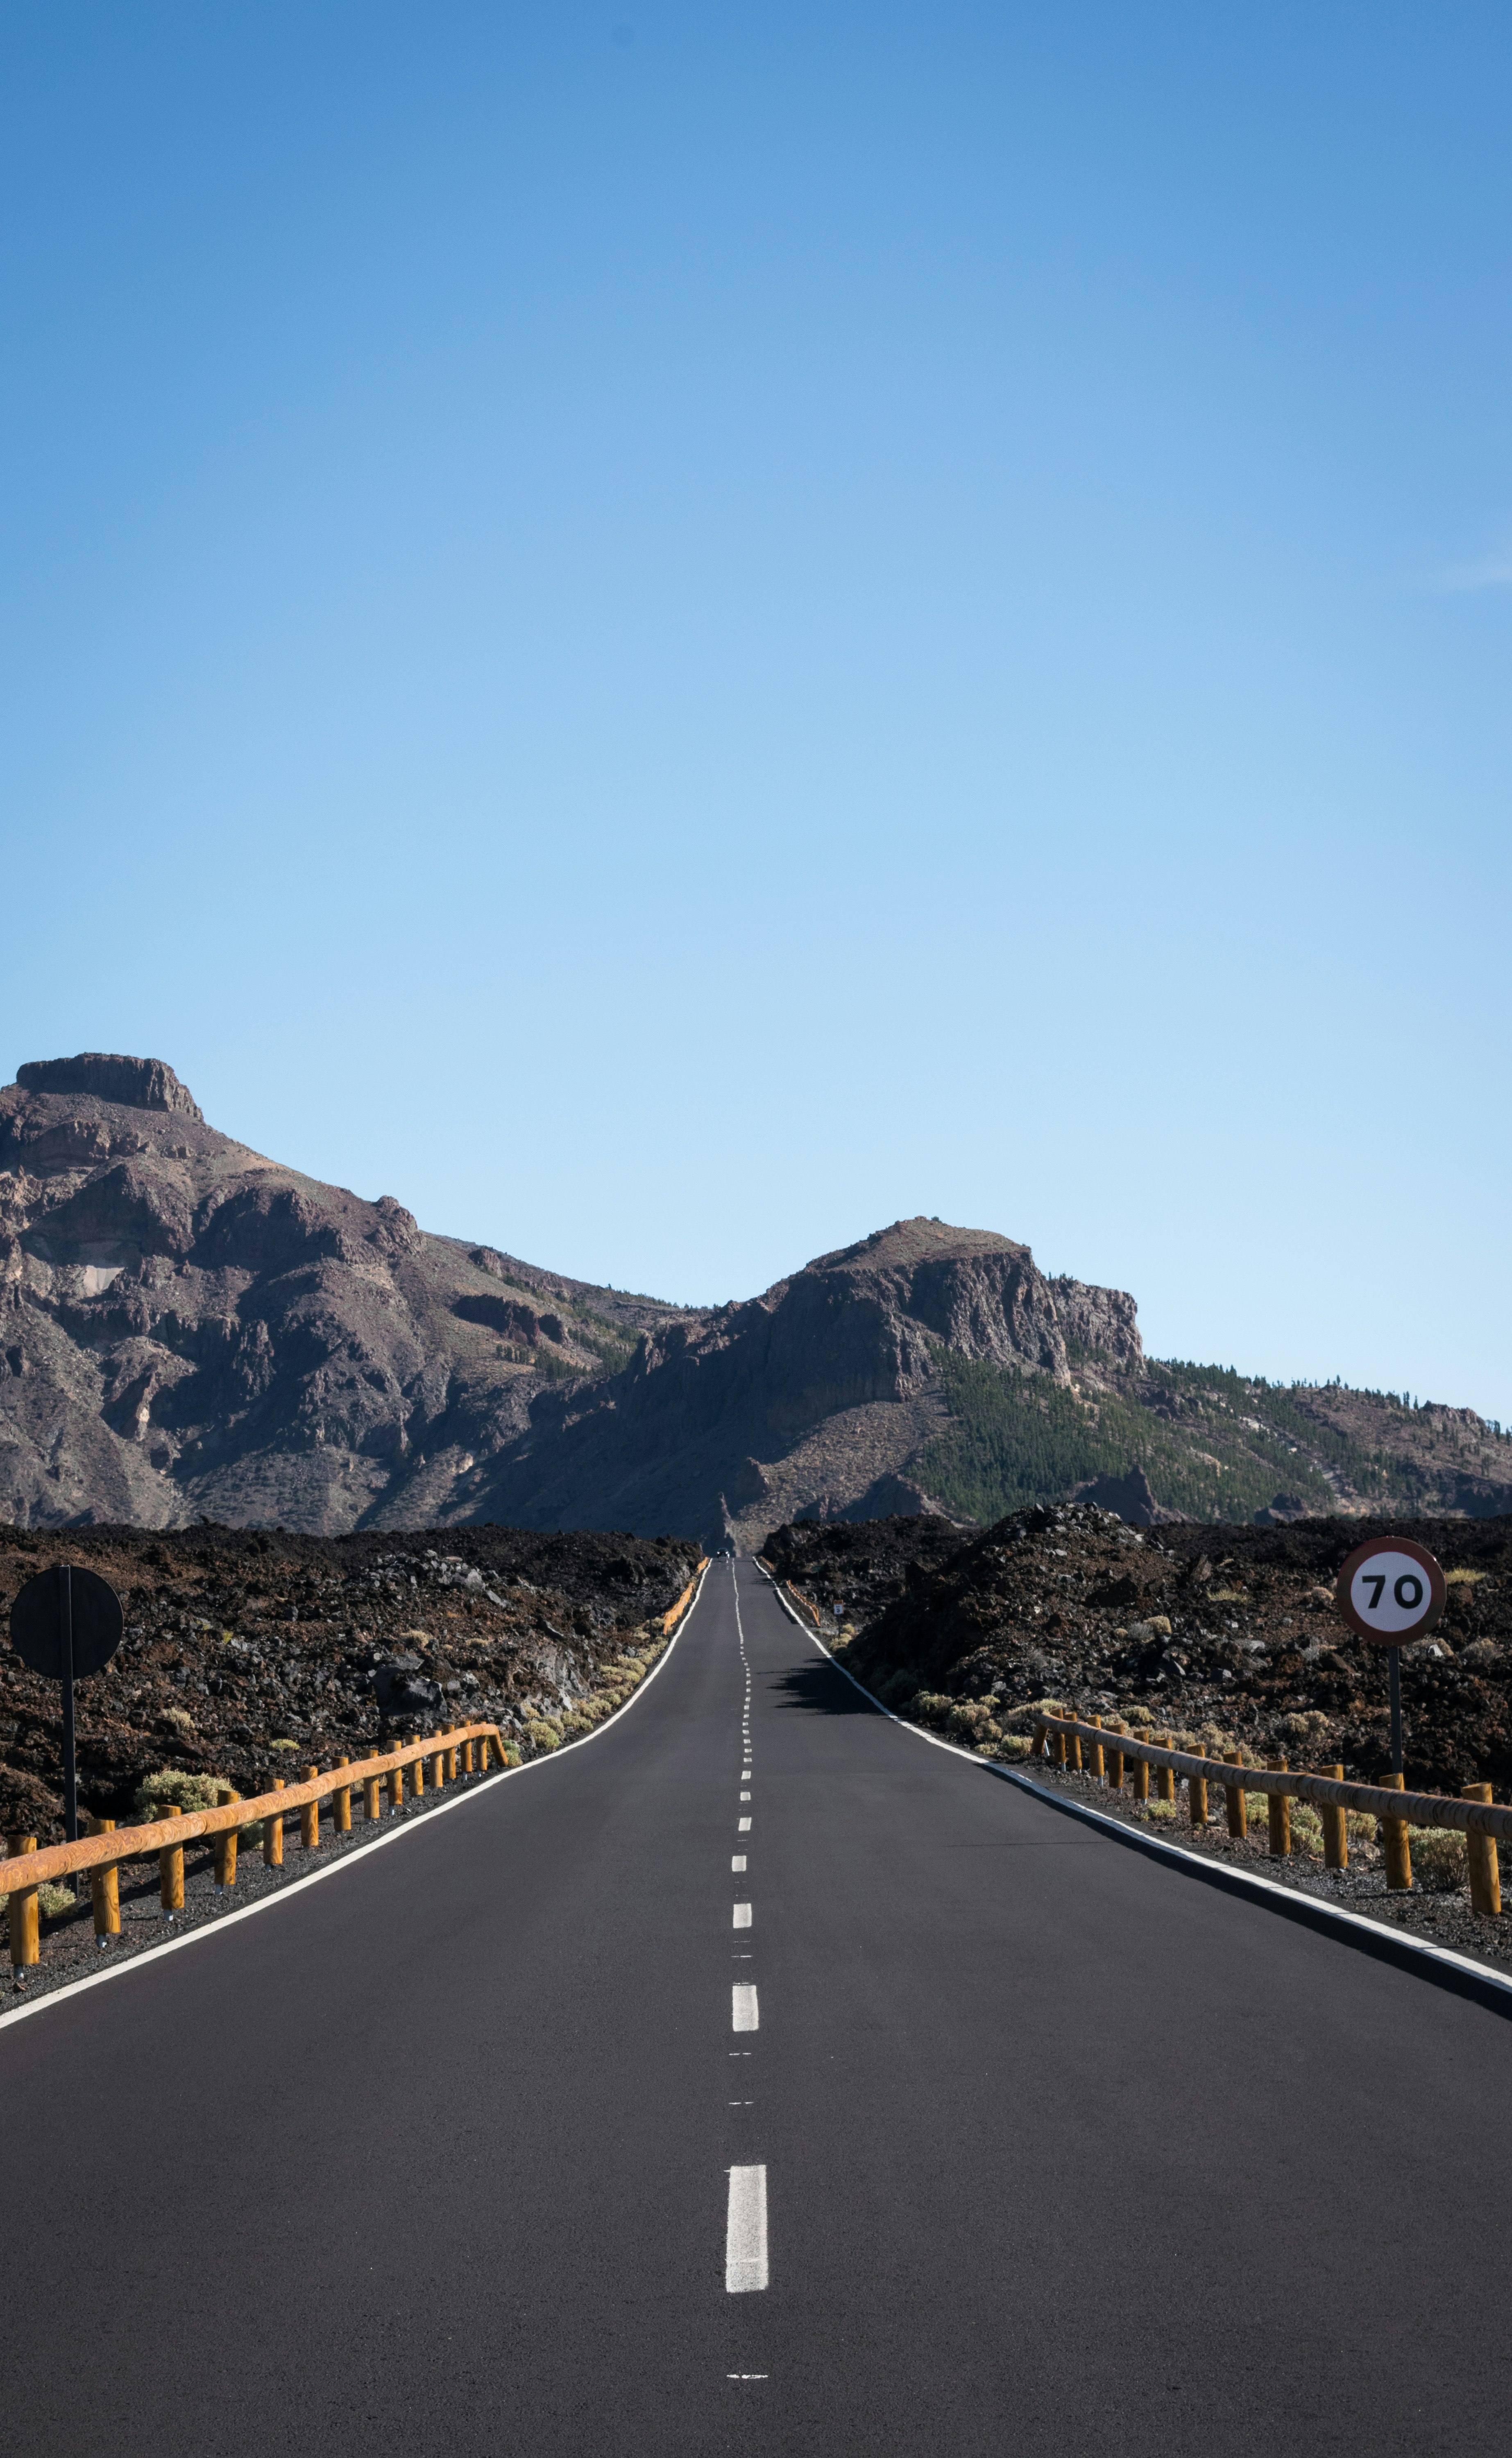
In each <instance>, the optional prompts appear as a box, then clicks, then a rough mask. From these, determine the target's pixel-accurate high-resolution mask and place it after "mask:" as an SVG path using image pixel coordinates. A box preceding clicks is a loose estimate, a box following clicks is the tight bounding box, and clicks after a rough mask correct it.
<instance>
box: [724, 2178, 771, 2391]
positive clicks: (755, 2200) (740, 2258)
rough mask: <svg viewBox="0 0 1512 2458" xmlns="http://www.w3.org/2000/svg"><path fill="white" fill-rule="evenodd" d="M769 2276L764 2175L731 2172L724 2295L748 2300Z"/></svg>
mask: <svg viewBox="0 0 1512 2458" xmlns="http://www.w3.org/2000/svg"><path fill="white" fill-rule="evenodd" d="M768 2276H769V2272H768V2265H767V2172H766V2170H765V2168H732V2169H731V2171H730V2200H729V2204H728V2207H727V2209H726V2213H725V2223H724V2283H725V2292H726V2294H727V2295H730V2296H749V2295H750V2294H751V2293H752V2291H753V2290H754V2289H756V2288H761V2287H765V2285H766V2284H767V2280H768ZM730 2378H731V2380H735V2379H736V2378H737V2376H736V2375H735V2374H731V2376H730Z"/></svg>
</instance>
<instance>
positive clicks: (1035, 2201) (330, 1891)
mask: <svg viewBox="0 0 1512 2458" xmlns="http://www.w3.org/2000/svg"><path fill="white" fill-rule="evenodd" d="M1509 2086H1512V2022H1508V2021H1507V2020H1506V2019H1505V2017H1504V2016H1503V2015H1502V2014H1500V2013H1498V2012H1497V2011H1495V2010H1493V2008H1492V2007H1490V2006H1488V2005H1485V2004H1481V2003H1478V2002H1476V2001H1475V2000H1474V1999H1473V1998H1467V1997H1464V1996H1458V1995H1456V1994H1454V1993H1452V1992H1451V1991H1449V1990H1447V1989H1443V1988H1440V1987H1437V1986H1435V1985H1432V1983H1431V1982H1429V1981H1428V1980H1426V1979H1424V1978H1423V1977H1421V1976H1419V1974H1418V1973H1417V1972H1415V1971H1412V1970H1406V1969H1400V1968H1394V1967H1393V1966H1392V1965H1391V1964H1389V1963H1386V1962H1382V1961H1380V1960H1377V1959H1376V1958H1375V1957H1373V1956H1371V1955H1369V1954H1366V1953H1363V1952H1359V1951H1356V1950H1354V1949H1353V1948H1350V1947H1349V1946H1348V1945H1345V1944H1342V1943H1340V1942H1339V1941H1338V1940H1336V1939H1335V1938H1332V1937H1328V1936H1323V1935H1319V1934H1316V1933H1315V1932H1314V1931H1312V1930H1310V1929H1308V1928H1306V1927H1301V1926H1299V1925H1298V1924H1297V1923H1296V1922H1295V1921H1293V1920H1289V1919H1284V1918H1281V1917H1278V1916H1277V1915H1276V1914H1275V1913H1274V1911H1271V1910H1269V1909H1267V1908H1265V1907H1264V1906H1263V1905H1262V1904H1260V1903H1256V1902H1247V1901H1244V1900H1239V1899H1235V1898H1234V1897H1233V1896H1232V1895H1228V1894H1225V1893H1222V1892H1220V1891H1219V1890H1218V1889H1216V1888H1215V1887H1213V1886H1212V1885H1205V1884H1202V1883H1200V1882H1198V1881H1196V1880H1194V1879H1192V1878H1191V1877H1189V1876H1187V1875H1186V1874H1184V1873H1183V1871H1182V1870H1181V1869H1180V1868H1179V1867H1175V1866H1172V1865H1170V1864H1161V1863H1160V1862H1159V1861H1157V1860H1153V1859H1151V1858H1150V1857H1149V1856H1148V1855H1147V1854H1144V1853H1141V1852H1140V1851H1138V1850H1135V1849H1132V1848H1130V1847H1129V1845H1128V1844H1126V1843H1119V1842H1118V1841H1116V1840H1114V1839H1112V1838H1109V1837H1108V1835H1106V1834H1105V1833H1103V1832H1100V1831H1099V1830H1098V1828H1097V1827H1096V1826H1095V1825H1091V1824H1088V1823H1085V1822H1079V1821H1077V1820H1076V1819H1074V1818H1072V1817H1069V1816H1067V1814H1066V1813H1065V1812H1064V1811H1062V1810H1058V1809H1056V1808H1055V1807H1053V1806H1050V1805H1049V1804H1048V1803H1046V1802H1043V1801H1041V1800H1038V1799H1036V1798H1034V1797H1033V1796H1032V1795H1031V1794H1029V1793H1028V1792H1027V1791H1026V1790H1025V1788H1024V1787H1023V1786H1022V1785H1019V1784H1015V1783H1013V1782H1011V1781H1005V1780H1004V1778H1003V1777H1002V1775H1000V1774H994V1773H993V1772H992V1771H991V1770H990V1769H989V1768H988V1767H987V1766H985V1765H984V1763H980V1762H973V1761H967V1760H964V1759H963V1758H962V1757H960V1756H958V1755H956V1754H953V1753H951V1752H949V1751H945V1750H942V1749H940V1748H937V1747H934V1746H932V1745H931V1744H930V1743H929V1742H928V1741H926V1740H924V1739H922V1737H921V1736H919V1735H918V1734H917V1733H914V1732H912V1731H911V1730H909V1729H907V1728H905V1727H902V1726H901V1725H899V1724H896V1723H894V1722H892V1721H891V1720H889V1719H887V1718H886V1717H884V1716H883V1715H882V1714H880V1712H879V1711H878V1709H877V1708H876V1707H874V1706H873V1705H872V1703H871V1702H870V1701H869V1700H868V1699H867V1698H864V1697H863V1696H862V1695H861V1694H860V1692H859V1691H858V1690H857V1689H856V1687H855V1686H854V1684H853V1683H852V1682H851V1681H850V1680H849V1679H848V1678H847V1677H846V1676H845V1675H844V1674H843V1673H842V1672H841V1671H840V1670H839V1668H838V1667H837V1666H835V1665H834V1664H832V1663H831V1662H830V1661H829V1660H828V1658H827V1657H826V1656H824V1655H823V1653H822V1652H821V1651H820V1650H819V1649H818V1646H817V1645H816V1643H815V1642H814V1641H813V1640H812V1639H811V1638H810V1637H809V1636H808V1635H807V1633H806V1632H805V1631H803V1630H802V1629H800V1628H799V1627H797V1625H796V1623H795V1621H794V1619H793V1618H792V1616H791V1615H790V1614H788V1612H787V1611H786V1610H785V1608H784V1607H783V1605H782V1604H781V1602H780V1601H779V1599H778V1597H777V1594H776V1593H775V1591H774V1590H773V1588H772V1586H771V1585H770V1583H769V1582H768V1581H767V1580H766V1579H765V1578H764V1576H763V1575H762V1573H760V1572H759V1571H758V1569H757V1568H756V1565H755V1564H754V1563H750V1562H744V1561H741V1562H735V1563H732V1562H729V1561H720V1562H717V1563H715V1564H714V1565H712V1566H711V1568H710V1570H709V1572H708V1573H707V1574H706V1576H705V1580H704V1584H703V1588H702V1591H701V1593H700V1594H699V1598H698V1601H697V1603H696V1605H695V1607H694V1610H693V1612H692V1614H690V1615H689V1616H688V1618H687V1620H686V1621H685V1623H684V1625H683V1628H682V1630H681V1632H680V1633H679V1635H678V1637H677V1640H676V1642H675V1645H674V1646H673V1649H672V1651H671V1653H670V1654H669V1655H668V1656H666V1657H665V1658H664V1659H663V1661H662V1664H661V1666H660V1667H659V1668H658V1670H657V1672H656V1674H655V1676H654V1677H652V1679H651V1680H649V1681H648V1682H647V1683H646V1684H645V1685H644V1687H643V1688H642V1690H641V1691H640V1692H639V1694H638V1695H637V1696H636V1698H635V1699H634V1700H633V1701H632V1704H631V1705H630V1707H629V1708H628V1709H627V1710H626V1711H625V1713H624V1714H622V1715H621V1716H620V1717H619V1718H618V1719H616V1720H615V1721H614V1722H612V1723H611V1724H610V1725H609V1726H607V1727H606V1728H604V1729H603V1730H602V1731H600V1732H599V1733H597V1734H595V1735H593V1736H592V1737H591V1738H590V1739H588V1740H586V1741H585V1742H584V1743H582V1744H581V1745H580V1746H578V1747H575V1748H572V1749H570V1750H566V1751H564V1752H563V1753H562V1754H561V1755H560V1756H559V1757H557V1758H553V1759H550V1760H545V1761H539V1760H538V1761H535V1762H533V1763H532V1764H531V1766H530V1767H529V1768H528V1770H526V1771H524V1772H522V1773H521V1774H519V1775H514V1776H509V1777H506V1778H504V1779H502V1780H499V1781H494V1782H493V1783H491V1784H489V1785H487V1786H480V1787H479V1788H478V1789H477V1790H476V1791H474V1792H473V1793H471V1794H470V1795H469V1796H467V1797H466V1799H465V1800H462V1801H459V1802H457V1804H456V1806H455V1808H454V1810H453V1811H452V1812H451V1813H450V1814H448V1815H446V1816H445V1817H436V1818H431V1819H425V1820H420V1821H417V1822H415V1823H414V1824H413V1826H411V1827H408V1828H406V1829H405V1830H404V1833H403V1835H402V1836H401V1837H400V1838H399V1839H398V1840H396V1842H395V1843H394V1844H393V1846H392V1848H386V1849H381V1850H375V1851H371V1852H363V1853H354V1854H352V1855H351V1856H350V1857H349V1859H348V1860H347V1861H346V1862H345V1863H344V1864H343V1865H342V1869H341V1872H340V1874H338V1875H335V1876H333V1877H332V1879H331V1880H330V1881H329V1882H328V1883H321V1884H316V1885H290V1886H289V1888H288V1889H287V1891H286V1892H285V1893H284V1894H282V1895H281V1896H280V1898H279V1900H278V1903H277V1904H276V1906H272V1907H270V1908H269V1909H268V1910H267V1911H266V1912H265V1913H263V1914H260V1915H259V1916H258V1917H255V1918H251V1919H247V1920H243V1921H239V1922H238V1923H236V1924H235V1925H233V1926H228V1927H225V1928H224V1929H223V1930H220V1931H215V1932H211V1933H209V1934H206V1935H204V1936H203V1938H202V1940H201V1941H200V1942H197V1943H196V1944H195V1945H193V1946H192V1947H188V1948H184V1949H182V1950H180V1951H177V1952H175V1953H172V1954H168V1955H165V1956H162V1957H160V1958H151V1957H149V1958H146V1959H143V1960H141V1961H138V1962H137V1963H135V1964H134V1965H133V1966H132V1967H131V1968H129V1969H123V1970H122V1972H121V1973H120V1975H119V1977H118V1978H116V1979H115V1980H114V1981H113V1982H112V1983H111V1984H110V1985H108V1986H105V1987H101V1988H93V1989H89V1988H87V1989H81V1990H80V1991H78V1992H77V1993H76V1994H73V1995H72V1996H67V1997H59V1998H58V1999H57V2000H55V2001H53V2002H52V2003H50V2004H48V2005H46V2006H45V2007H41V2008H39V2009H38V2010H37V2011H36V2013H35V2014H33V2015H31V2016H30V2017H29V2018H27V2019H26V2020H24V2021H20V2022H15V2023H10V2024H8V2025H6V2026H5V2027H4V2029H3V2030H0V2093H3V2096H0V2107H3V2111H4V2154H3V2170H0V2173H3V2177H4V2211H5V2257H4V2269H5V2303H6V2308H7V2317H8V2326H7V2330H6V2362H5V2368H4V2381H5V2416H6V2424H5V2439H6V2442H7V2446H8V2448H10V2450H11V2451H13V2452H15V2453H16V2458H64V2453H68V2454H69V2458H167V2454H168V2453H170V2452H172V2453H179V2452H183V2453H188V2452H193V2453H194V2458H275V2453H277V2458H283V2453H290V2452H292V2453H296V2458H302V2453H304V2452H311V2453H316V2452H319V2453H320V2458H347V2453H351V2458H359V2453H361V2458H381V2453H383V2452H385V2451H388V2450H404V2451H406V2452H418V2453H421V2458H432V2453H434V2458H444V2453H445V2458H453V2453H455V2458H475V2453H477V2458H482V2453H488V2458H500V2454H501V2453H516V2452H519V2453H527V2452H528V2453H549V2458H556V2453H562V2458H620V2453H635V2458H683V2453H688V2458H712V2453H723V2452H732V2453H764V2452H769V2451H770V2452H778V2451H780V2452H783V2453H797V2458H808V2453H814V2458H851V2453H856V2458H861V2453H865V2458H894V2454H895V2453H896V2458H915V2453H919V2458H924V2453H930V2458H934V2453H950V2458H976V2453H979V2452H981V2453H987V2452H991V2453H993V2458H1001V2453H1005V2452H1013V2453H1029V2458H1040V2453H1045V2458H1051V2454H1052V2453H1063V2452H1064V2453H1077V2458H1079V2454H1080V2453H1083V2452H1086V2453H1088V2458H1090V2453H1093V2452H1097V2453H1102V2452H1105V2451H1107V2450H1108V2449H1114V2450H1118V2451H1121V2452H1131V2453H1144V2452H1146V2451H1149V2452H1150V2453H1151V2458H1153V2454H1154V2453H1157V2452H1158V2453H1161V2458H1180V2453H1185V2452H1188V2451H1191V2452H1193V2453H1195V2452H1197V2451H1201V2452H1202V2453H1204V2458H1221V2453H1223V2452H1224V2451H1225V2450H1227V2449H1229V2448H1232V2449H1233V2450H1234V2451H1235V2452H1239V2451H1248V2450H1250V2449H1252V2448H1265V2449H1274V2450H1277V2451H1284V2450H1287V2449H1294V2448H1295V2450H1296V2451H1297V2452H1298V2453H1303V2452H1305V2453H1307V2458H1317V2453H1319V2452H1339V2453H1355V2452H1360V2453H1365V2452H1368V2453H1370V2458H1393V2453H1396V2452H1402V2453H1407V2452H1411V2453H1413V2458H1423V2453H1425V2452H1427V2453H1433V2458H1441V2454H1442V2453H1445V2452H1450V2451H1454V2450H1458V2449H1460V2448H1466V2449H1468V2448H1470V2447H1471V2446H1473V2445H1474V2446H1479V2447H1481V2448H1495V2447H1497V2446H1500V2445H1501V2436H1502V2432H1503V2431H1504V2430H1505V2429H1506V2428H1507V2427H1506V2419H1507V2417H1508V2414H1509V2413H1512V2355H1509V2338H1508V2333H1507V2332H1506V2330H1505V2329H1504V2328H1503V2326H1502V2323H1499V2322H1498V2321H1497V2319H1496V2314H1497V2310H1498V2308H1497V2305H1496V2302H1495V2297H1494V2295H1493V2294H1492V2289H1493V2288H1494V2286H1495V2283H1496V2281H1497V2280H1498V2279H1499V2278H1500V2276H1501V2273H1500V2271H1499V2269H1498V2267H1497V2264H1496V2263H1494V2262H1493V2261H1492V2260H1491V2256H1492V2254H1493V2252H1496V2251H1497V2248H1498V2247H1499V2246H1500V2245H1502V2243H1503V2241H1504V2236H1503V2226H1504V2214H1505V2209H1506V2196H1507V2187H1508V2181H1509V2179H1508V2157H1507V2153H1508V2127H1509V2110H1512V2090H1509ZM1498 2259H1499V2260H1500V2255H1499V2256H1498Z"/></svg>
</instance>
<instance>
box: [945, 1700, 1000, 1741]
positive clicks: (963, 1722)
mask: <svg viewBox="0 0 1512 2458" xmlns="http://www.w3.org/2000/svg"><path fill="white" fill-rule="evenodd" d="M945 1720H946V1722H947V1723H948V1725H949V1726H950V1729H951V1731H952V1732H953V1733H963V1734H965V1735H966V1737H967V1738H968V1739H977V1740H984V1739H995V1738H996V1736H997V1730H998V1727H997V1724H996V1723H995V1722H994V1720H993V1719H992V1715H991V1710H990V1708H988V1707H984V1705H983V1704H982V1701H981V1699H980V1698H960V1699H958V1700H957V1701H956V1703H955V1705H954V1706H953V1707H952V1708H951V1710H950V1713H949V1715H948V1716H947V1717H946V1719H945Z"/></svg>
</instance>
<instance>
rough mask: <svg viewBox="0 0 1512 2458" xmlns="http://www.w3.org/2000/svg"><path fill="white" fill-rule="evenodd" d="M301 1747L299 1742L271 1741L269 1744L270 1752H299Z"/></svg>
mask: <svg viewBox="0 0 1512 2458" xmlns="http://www.w3.org/2000/svg"><path fill="white" fill-rule="evenodd" d="M299 1746H300V1745H299V1742H298V1741H270V1742H269V1743H268V1747H269V1749H270V1750H297V1749H298V1748H299Z"/></svg>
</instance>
